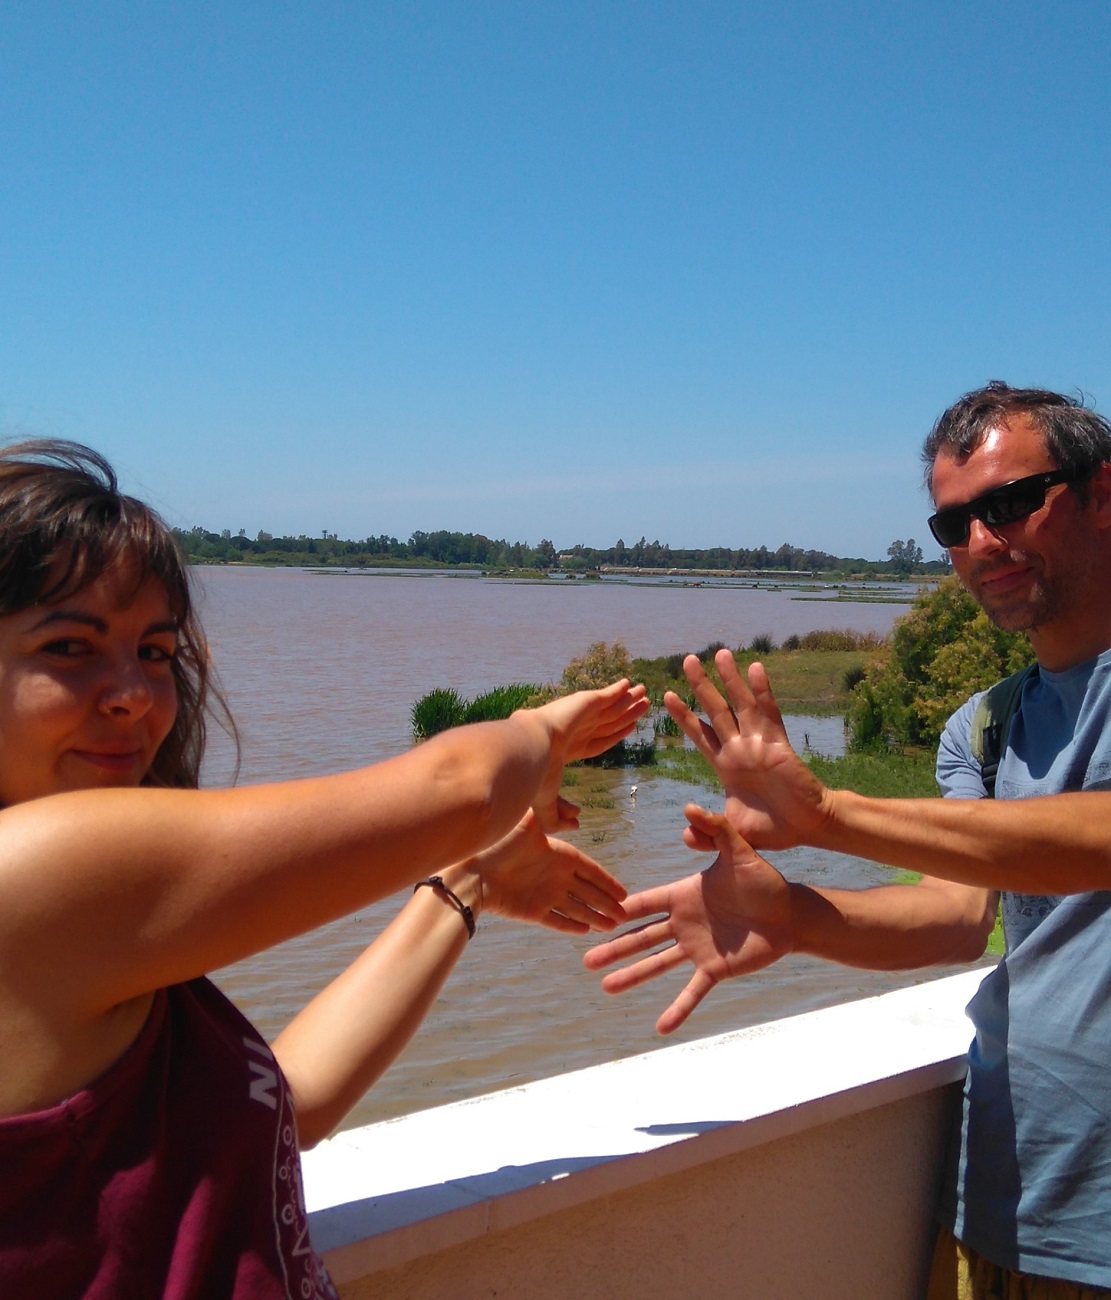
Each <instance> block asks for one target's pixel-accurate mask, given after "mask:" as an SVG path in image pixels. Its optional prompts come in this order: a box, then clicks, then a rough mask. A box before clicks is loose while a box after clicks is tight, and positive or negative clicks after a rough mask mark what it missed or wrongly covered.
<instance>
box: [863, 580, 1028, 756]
mask: <svg viewBox="0 0 1111 1300" xmlns="http://www.w3.org/2000/svg"><path fill="white" fill-rule="evenodd" d="M1033 658H1034V655H1033V651H1032V650H1031V649H1030V643H1029V641H1028V640H1027V639H1026V637H1025V636H1024V635H1023V634H1022V633H1020V632H1004V631H1001V630H1000V629H999V628H997V627H996V626H995V625H994V624H993V623H992V622H991V621H990V620H989V619H988V617H987V615H986V614H985V613H984V612H983V611H982V610H981V609H980V607H979V606H978V605H977V604H976V602H975V601H974V600H973V599H972V597H971V596H970V595H969V594H968V592H967V591H965V589H964V587H963V586H962V585H961V583H960V581H959V580H958V579H957V578H955V577H954V578H946V579H944V580H943V581H942V582H940V583H939V584H938V586H937V588H936V590H933V591H928V592H925V593H923V594H922V595H920V596H919V597H918V598H917V599H916V600H915V602H914V604H913V606H912V607H911V610H910V613H909V614H906V615H904V616H903V617H902V618H901V619H899V620H898V621H897V622H896V624H895V627H894V629H893V630H892V633H891V636H890V638H889V639H888V641H887V644H886V645H885V646H884V647H882V649H881V651H880V653H879V655H877V657H876V658H875V659H874V660H873V661H872V663H871V664H869V666H868V668H867V670H866V672H865V675H864V678H863V680H862V681H861V682H860V683H859V684H858V685H857V686H856V688H855V689H854V691H853V699H852V703H851V705H850V707H849V714H848V719H847V720H848V724H849V733H850V741H849V748H850V749H851V750H852V751H854V752H858V753H861V752H865V751H867V750H869V749H873V748H876V747H881V746H884V745H889V744H897V745H923V746H929V747H933V746H935V745H936V744H937V742H938V740H939V739H940V736H941V730H942V728H943V727H944V725H945V721H946V719H947V718H948V717H949V715H950V714H951V713H952V712H953V711H954V710H955V709H957V708H959V707H960V706H961V705H962V704H963V703H964V701H965V700H967V699H968V697H969V696H970V695H973V694H975V692H977V691H982V690H986V689H987V687H989V686H991V685H992V684H993V683H994V682H997V681H999V680H1000V678H1002V677H1007V676H1008V675H1009V674H1011V673H1013V672H1017V671H1018V669H1020V668H1022V667H1024V666H1025V665H1026V664H1028V663H1031V662H1032V661H1033Z"/></svg>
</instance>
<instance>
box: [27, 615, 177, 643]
mask: <svg viewBox="0 0 1111 1300" xmlns="http://www.w3.org/2000/svg"><path fill="white" fill-rule="evenodd" d="M52 623H79V624H81V625H83V626H84V627H90V628H92V629H93V631H94V632H99V633H101V635H104V634H106V633H107V631H108V620H107V619H103V618H99V617H98V616H97V615H95V614H83V613H81V612H80V610H75V609H52V610H51V611H50V613H49V614H46V615H45V616H44V617H43V618H40V619H39V621H38V622H37V623H36V624H35V625H34V626H33V627H32V629H31V631H32V632H38V631H39V630H40V629H42V628H44V627H49V626H50V625H51V624H52ZM180 631H181V627H180V625H179V624H178V622H177V620H176V619H172V618H167V619H163V620H161V621H159V622H157V623H151V624H150V626H149V627H148V628H146V630H145V631H144V633H143V635H144V636H151V635H152V634H160V633H162V632H168V633H171V634H172V635H173V636H177V635H178V633H179V632H180Z"/></svg>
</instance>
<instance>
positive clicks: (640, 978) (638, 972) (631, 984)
mask: <svg viewBox="0 0 1111 1300" xmlns="http://www.w3.org/2000/svg"><path fill="white" fill-rule="evenodd" d="M682 961H683V957H682V955H681V954H680V952H679V949H678V948H675V947H671V948H665V949H664V950H663V952H654V953H653V954H652V955H651V956H650V957H645V958H644V960H643V961H638V962H635V963H634V964H633V965H632V966H625V967H623V968H622V969H621V970H615V971H611V972H610V973H609V974H608V975H607V976H606V977H605V978H604V979H603V980H602V988H603V990H604V991H605V992H606V993H627V992H628V991H629V989H635V988H637V987H638V986H639V985H641V984H646V983H647V982H648V981H649V980H653V979H655V978H656V977H657V976H659V975H666V974H667V973H668V972H669V971H672V970H674V969H675V968H676V966H678V965H680V964H681V963H682Z"/></svg>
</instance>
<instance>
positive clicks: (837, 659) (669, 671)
mask: <svg viewBox="0 0 1111 1300" xmlns="http://www.w3.org/2000/svg"><path fill="white" fill-rule="evenodd" d="M883 644H884V642H883V639H882V638H881V637H878V636H876V635H874V634H873V633H871V632H863V633H861V632H842V631H831V630H819V631H814V632H807V633H806V635H805V636H790V637H788V638H787V639H786V640H785V641H784V643H783V645H781V646H776V645H775V643H774V642H773V641H772V638H771V637H770V636H767V635H765V634H761V635H759V636H756V637H754V638H753V639H752V641H751V642H750V643H749V644H748V645H747V646H741V647H739V648H737V649H735V650H734V651H733V657H734V658H735V659H736V661H737V663H738V664H739V665H740V666H741V668H742V669H745V668H747V667H748V665H749V664H751V663H753V662H755V661H756V660H759V661H760V662H761V663H762V664H763V665H764V666H765V668H766V669H767V670H768V676H769V677H770V678H771V681H772V685H773V687H774V688H775V695H776V699H777V700H778V701H779V706H780V708H781V709H782V710H783V712H784V713H805V714H809V715H811V716H813V717H819V718H832V717H837V716H839V715H840V716H843V715H844V714H845V713H846V712H847V710H848V708H849V705H850V704H851V703H852V689H853V685H854V683H855V682H856V681H857V680H859V679H860V676H861V675H862V674H863V673H864V672H865V669H866V666H867V664H868V663H869V661H870V660H871V658H872V657H874V656H875V655H876V654H877V653H878V652H879V651H880V650H881V649H882V647H883ZM723 648H724V647H723V644H722V642H720V641H716V642H713V643H712V644H711V645H708V646H703V648H702V649H701V650H698V651H694V652H693V653H695V654H696V656H697V658H698V659H699V660H700V661H701V662H702V666H703V667H704V668H705V670H706V672H707V673H708V674H709V676H710V677H711V679H712V680H714V681H715V682H716V681H717V680H718V676H717V669H716V668H715V667H714V662H713V660H714V655H715V654H716V653H717V651H718V650H721V649H723ZM683 658H684V656H683V655H681V654H673V655H665V656H663V657H661V658H659V659H634V660H633V661H632V664H631V673H632V677H633V680H634V681H638V682H644V684H645V685H646V686H647V687H648V694H649V696H650V697H651V699H652V701H653V704H655V705H657V706H658V709H662V706H663V695H664V692H665V691H674V692H675V693H676V695H678V696H680V698H682V699H685V700H687V702H688V703H689V704H691V705H692V707H693V699H691V698H690V688H689V687H688V685H687V679H686V678H685V677H684V676H683ZM665 734H667V733H665Z"/></svg>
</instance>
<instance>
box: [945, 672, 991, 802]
mask: <svg viewBox="0 0 1111 1300" xmlns="http://www.w3.org/2000/svg"><path fill="white" fill-rule="evenodd" d="M982 695H983V692H982V691H981V692H980V693H979V694H978V695H974V696H973V697H972V698H971V699H970V700H969V701H968V702H967V703H965V704H962V705H961V707H960V708H959V709H958V710H957V711H956V713H954V714H953V715H952V717H950V719H949V721H948V722H947V723H946V724H945V730H944V731H943V732H942V733H941V743H940V745H938V749H937V767H936V769H935V775H936V777H937V786H938V789H939V790H940V791H941V794H942V796H943V797H944V798H946V799H983V798H985V797H986V795H987V791H986V790H985V789H984V782H983V778H982V776H981V773H980V764H979V763H977V762H976V760H975V759H974V758H973V757H972V749H971V747H970V745H969V739H968V732H969V728H970V727H971V726H972V715H973V713H975V711H976V705H977V704H979V702H980V698H981V696H982Z"/></svg>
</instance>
